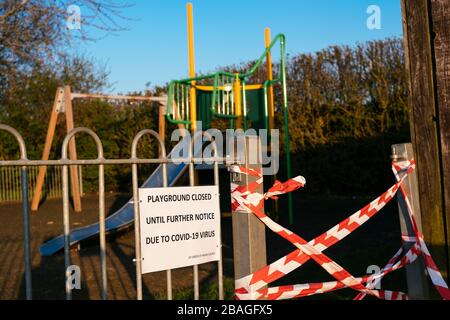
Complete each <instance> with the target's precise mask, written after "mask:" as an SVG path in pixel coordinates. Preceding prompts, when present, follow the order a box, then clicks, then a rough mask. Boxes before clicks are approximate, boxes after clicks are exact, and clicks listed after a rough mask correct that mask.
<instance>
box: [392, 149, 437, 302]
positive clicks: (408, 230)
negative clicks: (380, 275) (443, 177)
mask: <svg viewBox="0 0 450 320" xmlns="http://www.w3.org/2000/svg"><path fill="white" fill-rule="evenodd" d="M391 151H392V159H393V161H394V162H399V161H404V160H411V159H413V158H414V153H413V146H412V144H411V143H402V144H395V145H392V147H391ZM402 185H403V188H404V190H405V192H406V194H407V196H408V199H409V201H410V203H411V207H412V209H413V210H414V217H415V219H416V223H417V228H418V229H419V230H420V231H421V232H422V222H421V215H420V199H419V188H418V184H417V174H416V171H413V172H411V173H410V174H409V175H408V177H406V179H405V180H404V182H403V184H402ZM397 199H398V209H399V215H400V229H401V233H402V237H404V241H403V243H404V246H405V248H404V249H405V250H408V249H409V248H410V247H411V246H412V245H414V242H415V241H408V238H407V237H414V236H415V235H414V231H413V228H412V224H411V221H410V219H409V215H408V211H407V208H406V204H405V201H404V199H403V196H402V194H401V193H400V192H399V193H397ZM406 281H407V284H408V296H409V298H410V299H411V300H426V299H429V287H428V280H427V274H426V268H425V264H424V261H423V256H422V255H421V256H420V257H419V258H418V259H417V260H416V261H414V262H413V263H411V264H408V265H407V266H406Z"/></svg>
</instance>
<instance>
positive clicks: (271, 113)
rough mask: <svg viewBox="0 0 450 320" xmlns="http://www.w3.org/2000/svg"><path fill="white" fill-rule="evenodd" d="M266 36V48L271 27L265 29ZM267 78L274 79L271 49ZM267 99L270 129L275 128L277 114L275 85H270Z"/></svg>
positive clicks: (268, 56) (267, 57)
mask: <svg viewBox="0 0 450 320" xmlns="http://www.w3.org/2000/svg"><path fill="white" fill-rule="evenodd" d="M264 38H265V44H266V48H268V47H269V46H270V42H271V41H272V39H271V36H270V28H266V29H265V30H264ZM266 59H267V79H268V80H272V79H273V71H272V55H271V54H270V51H269V52H267V56H266ZM267 89H268V90H267V101H268V106H267V108H268V113H269V114H268V117H269V128H267V129H268V130H270V129H273V128H274V120H273V118H274V114H275V111H274V109H275V107H274V102H273V86H269V87H268V88H267Z"/></svg>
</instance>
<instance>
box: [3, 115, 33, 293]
mask: <svg viewBox="0 0 450 320" xmlns="http://www.w3.org/2000/svg"><path fill="white" fill-rule="evenodd" d="M0 130H3V131H7V132H9V133H10V134H11V135H13V136H14V138H15V139H16V141H17V143H18V145H19V149H20V158H21V159H22V160H26V159H27V149H26V147H25V142H24V140H23V137H22V136H21V135H20V133H19V132H17V130H16V129H14V128H12V127H10V126H7V125H4V124H0ZM21 178H22V192H23V193H24V194H23V196H22V213H23V245H24V263H25V295H26V298H27V300H31V299H32V288H33V287H32V275H31V270H32V265H31V244H30V210H29V206H28V175H27V168H26V167H25V166H23V167H22V177H21Z"/></svg>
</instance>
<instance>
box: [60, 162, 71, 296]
mask: <svg viewBox="0 0 450 320" xmlns="http://www.w3.org/2000/svg"><path fill="white" fill-rule="evenodd" d="M62 190H63V224H64V268H65V269H64V270H65V280H66V285H65V290H66V300H72V288H71V286H70V285H69V282H68V280H69V277H70V274H69V266H70V218H69V169H68V166H67V165H65V166H63V172H62Z"/></svg>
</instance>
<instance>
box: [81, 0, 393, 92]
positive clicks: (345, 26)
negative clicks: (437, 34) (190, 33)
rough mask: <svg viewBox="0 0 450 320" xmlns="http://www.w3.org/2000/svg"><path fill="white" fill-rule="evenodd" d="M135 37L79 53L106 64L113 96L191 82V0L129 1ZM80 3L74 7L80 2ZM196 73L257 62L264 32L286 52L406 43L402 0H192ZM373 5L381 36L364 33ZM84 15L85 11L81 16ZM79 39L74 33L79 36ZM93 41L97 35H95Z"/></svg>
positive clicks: (86, 46)
mask: <svg viewBox="0 0 450 320" xmlns="http://www.w3.org/2000/svg"><path fill="white" fill-rule="evenodd" d="M128 1H129V2H132V3H134V6H133V7H130V8H127V9H126V10H124V12H123V14H124V15H125V16H127V17H129V18H131V19H133V20H129V21H123V22H122V23H121V24H122V25H124V26H126V27H127V28H128V29H129V30H128V31H123V32H120V33H118V34H117V35H109V36H107V37H105V38H103V39H101V40H98V41H97V42H95V43H81V44H78V45H77V46H76V47H75V48H74V50H75V51H76V52H78V53H80V54H84V55H86V56H89V57H92V58H94V59H95V60H96V61H98V62H101V63H104V64H106V65H107V66H108V68H109V70H110V81H111V83H112V84H113V88H112V89H111V92H128V91H134V90H144V89H145V84H146V83H148V82H150V83H151V84H152V85H160V84H164V83H166V82H168V81H170V80H171V79H178V78H184V77H187V73H188V64H187V31H186V3H187V1H185V0H128ZM74 3H76V1H74ZM192 3H193V4H194V28H195V58H196V61H195V62H196V69H197V71H201V72H207V71H212V70H214V69H216V68H217V67H219V66H225V65H229V64H235V63H236V64H237V63H240V62H243V61H247V60H251V59H255V58H257V57H259V55H260V54H261V53H262V51H263V50H264V47H263V46H264V28H265V27H270V28H271V29H272V36H274V35H275V34H277V33H280V32H282V33H284V34H285V35H286V45H287V52H288V53H301V52H314V51H316V50H320V49H322V48H325V47H327V46H329V45H335V44H348V45H352V44H355V43H356V42H363V41H366V40H371V39H382V38H386V37H390V36H401V34H402V25H401V11H400V0H226V1H219V0H193V1H192ZM369 5H378V6H379V7H380V9H381V29H380V30H369V29H368V28H367V27H366V21H367V18H368V16H369V15H368V14H367V13H366V10H367V7H368V6H369ZM81 14H83V12H81ZM73 32H76V31H73ZM93 35H94V36H96V35H98V34H97V33H96V32H94V34H93Z"/></svg>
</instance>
